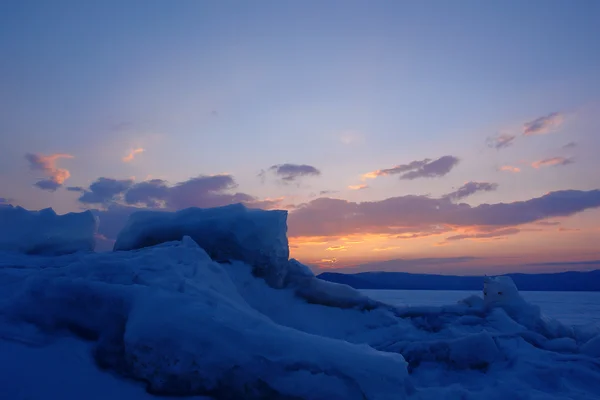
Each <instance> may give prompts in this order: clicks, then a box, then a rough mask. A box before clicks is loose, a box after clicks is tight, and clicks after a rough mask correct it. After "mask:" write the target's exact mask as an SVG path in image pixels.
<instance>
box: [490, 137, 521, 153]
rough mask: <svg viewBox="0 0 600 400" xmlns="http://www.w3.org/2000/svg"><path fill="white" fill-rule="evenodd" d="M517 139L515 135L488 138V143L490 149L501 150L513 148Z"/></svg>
mask: <svg viewBox="0 0 600 400" xmlns="http://www.w3.org/2000/svg"><path fill="white" fill-rule="evenodd" d="M516 138H517V137H516V136H515V135H509V134H502V135H496V136H490V137H488V138H487V139H486V143H487V145H488V147H491V148H492V149H497V150H500V149H504V148H507V147H510V146H512V145H513V142H514V141H515V139H516Z"/></svg>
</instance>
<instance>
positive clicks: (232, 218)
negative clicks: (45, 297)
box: [114, 204, 289, 287]
mask: <svg viewBox="0 0 600 400" xmlns="http://www.w3.org/2000/svg"><path fill="white" fill-rule="evenodd" d="M286 220H287V211H264V210H255V209H248V208H246V207H245V206H244V205H242V204H233V205H230V206H225V207H218V208H210V209H201V208H187V209H185V210H181V211H177V212H159V211H138V212H135V213H133V214H132V215H131V216H130V217H129V220H128V222H127V224H126V225H125V227H124V228H123V230H122V231H121V232H120V233H119V235H118V237H117V241H116V243H115V246H114V250H132V249H139V248H143V247H148V246H152V245H155V244H158V243H163V242H169V241H172V240H181V238H182V237H183V236H190V237H191V238H193V239H194V240H195V241H196V242H197V243H198V244H199V245H200V246H201V247H202V248H203V249H205V250H206V251H207V252H208V254H209V255H210V256H211V257H212V258H213V259H214V260H216V261H233V260H238V261H243V262H245V263H247V264H250V265H252V267H254V272H255V274H256V275H258V276H263V277H264V278H265V279H266V280H267V281H268V282H269V284H271V285H273V286H275V287H281V286H283V284H284V282H285V278H286V270H287V266H288V258H289V249H288V241H287V235H286V233H287V224H286Z"/></svg>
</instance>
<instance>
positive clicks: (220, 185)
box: [69, 175, 281, 210]
mask: <svg viewBox="0 0 600 400" xmlns="http://www.w3.org/2000/svg"><path fill="white" fill-rule="evenodd" d="M236 187H237V184H236V183H235V180H234V179H233V177H232V176H231V175H214V176H202V175H201V176H198V177H195V178H191V179H188V180H187V181H184V182H179V183H177V184H175V185H169V184H168V183H167V182H166V181H164V180H162V179H152V180H149V181H144V182H139V183H135V184H134V183H133V181H131V180H116V179H110V178H98V180H96V181H95V182H94V183H92V184H91V185H90V187H89V188H88V189H83V188H80V187H73V188H69V190H71V191H78V192H83V194H82V195H81V197H80V198H79V201H80V202H82V203H86V204H101V205H104V206H107V205H110V204H113V203H115V202H122V203H125V204H127V205H130V206H136V207H147V208H152V209H157V208H160V209H166V210H180V209H182V208H187V207H202V208H208V207H219V206H223V205H227V204H233V203H243V204H245V205H247V206H248V207H252V208H273V207H275V206H277V205H279V203H280V202H281V199H258V198H256V197H254V196H251V195H249V194H245V193H235V192H234V193H231V192H230V191H231V190H232V189H235V188H236Z"/></svg>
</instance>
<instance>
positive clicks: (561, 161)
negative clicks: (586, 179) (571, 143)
mask: <svg viewBox="0 0 600 400" xmlns="http://www.w3.org/2000/svg"><path fill="white" fill-rule="evenodd" d="M573 163H574V161H573V159H572V158H565V157H552V158H545V159H543V160H539V161H535V162H532V163H531V166H532V167H533V168H536V169H537V168H540V167H551V166H561V165H569V164H573Z"/></svg>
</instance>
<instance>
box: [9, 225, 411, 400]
mask: <svg viewBox="0 0 600 400" xmlns="http://www.w3.org/2000/svg"><path fill="white" fill-rule="evenodd" d="M237 267H238V268H241V266H240V265H238V266H237ZM246 268H247V269H248V270H250V266H246ZM253 279H255V280H257V279H256V278H253ZM19 283H20V286H21V290H19V291H17V292H16V293H14V295H13V296H12V297H11V298H10V299H9V301H7V302H5V304H4V307H3V310H2V311H3V315H5V316H6V317H7V318H8V319H10V320H11V321H13V323H17V322H18V323H22V324H23V323H27V324H33V325H34V326H36V327H38V328H39V329H40V330H41V331H42V332H45V333H46V334H50V335H62V334H64V332H71V333H72V334H74V335H76V336H78V337H81V338H84V339H87V340H93V341H95V342H96V343H97V345H96V347H95V349H94V354H95V358H96V362H98V364H99V365H101V366H102V367H104V368H110V369H112V370H116V371H118V372H120V373H121V374H122V375H124V376H128V377H132V378H135V379H138V380H142V381H144V382H146V383H147V385H148V390H149V391H151V392H152V393H158V394H170V395H191V394H206V395H212V396H215V397H217V398H248V399H252V398H265V397H270V398H288V397H289V398H294V396H296V397H297V398H306V399H326V398H331V396H335V395H336V394H337V395H343V397H344V398H347V399H355V398H356V399H363V398H378V399H379V398H381V399H386V398H390V399H391V398H402V397H403V393H405V382H404V379H405V378H406V375H407V372H406V363H405V362H404V359H403V357H402V356H401V355H400V354H393V353H384V352H380V351H377V350H375V349H373V348H372V347H370V346H368V345H366V344H352V343H349V342H346V341H341V340H335V339H332V338H328V337H322V336H317V335H313V334H309V333H306V332H302V331H300V330H297V329H293V328H291V327H287V326H284V325H279V324H276V323H275V322H273V321H272V320H271V319H270V318H268V317H267V316H265V315H263V314H261V313H260V312H258V311H257V310H256V309H254V308H252V307H251V306H250V305H248V304H247V303H246V301H245V300H244V298H243V297H242V296H241V295H240V294H239V292H238V291H237V288H236V286H235V284H234V283H233V282H232V280H231V279H230V278H229V274H228V273H227V272H226V271H225V270H224V266H222V265H220V264H218V263H216V262H214V261H213V260H211V259H210V257H209V256H208V254H207V253H206V252H205V251H204V250H203V249H201V248H200V247H199V246H197V245H196V244H195V243H194V242H193V240H192V239H190V238H188V237H185V238H184V239H183V241H182V242H171V243H163V244H161V245H158V246H154V247H151V248H146V249H142V250H138V251H132V252H114V253H98V254H89V255H87V256H86V257H84V258H82V259H79V260H77V261H75V262H71V263H69V264H67V265H65V266H62V267H56V268H43V269H38V270H36V269H35V268H32V269H31V271H30V274H29V275H28V276H24V277H23V279H22V280H21V282H13V284H19ZM265 287H268V286H265ZM269 290H274V289H270V288H269ZM286 396H287V397H286Z"/></svg>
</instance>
